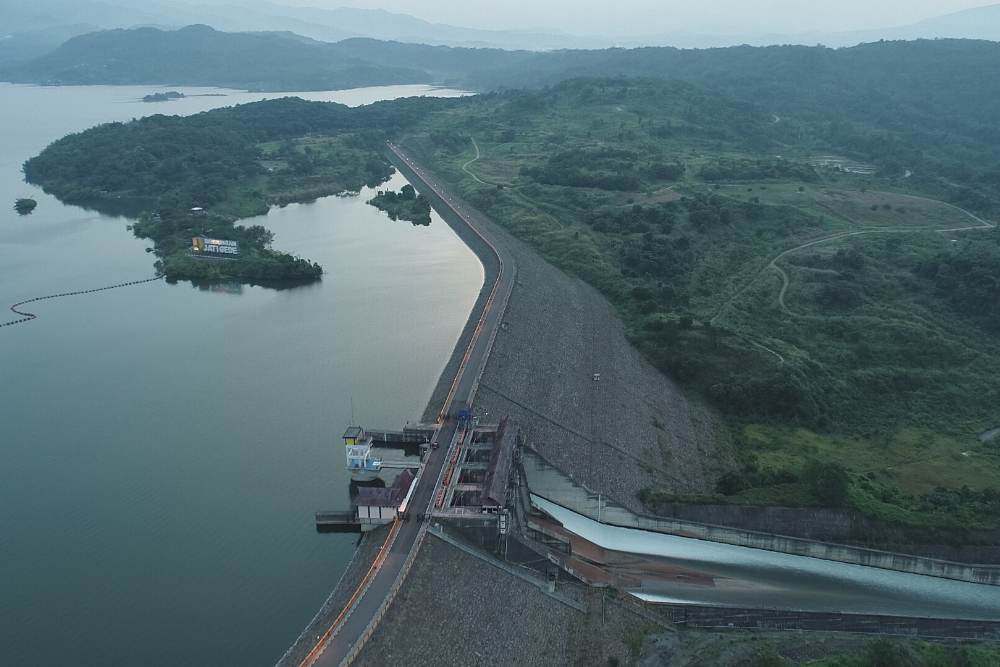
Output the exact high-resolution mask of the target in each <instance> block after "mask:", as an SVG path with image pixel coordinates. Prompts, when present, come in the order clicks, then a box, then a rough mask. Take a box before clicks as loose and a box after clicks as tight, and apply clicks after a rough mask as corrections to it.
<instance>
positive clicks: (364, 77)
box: [0, 25, 1000, 116]
mask: <svg viewBox="0 0 1000 667" xmlns="http://www.w3.org/2000/svg"><path fill="white" fill-rule="evenodd" d="M875 65H879V66H878V67H875ZM872 68H875V69H878V70H879V71H881V72H892V73H894V74H893V76H895V77H896V78H897V79H899V81H896V80H880V81H878V82H871V83H872V85H871V90H872V91H878V90H879V89H880V88H879V86H889V85H890V84H891V86H892V87H893V89H894V90H896V93H895V94H896V95H903V92H904V91H906V90H910V91H913V92H914V94H917V95H918V97H920V96H925V94H926V93H927V92H928V90H929V89H934V88H935V87H939V88H940V87H942V86H952V87H953V86H955V85H958V83H959V82H962V81H968V82H969V85H973V83H972V82H973V81H982V80H990V79H991V77H992V78H996V79H997V81H998V82H1000V78H997V77H995V76H994V75H995V73H996V72H997V71H1000V43H997V42H990V41H976V40H949V39H940V40H918V41H908V42H902V41H900V42H880V43H872V44H866V45H862V46H856V47H851V48H844V49H830V48H826V47H807V46H771V47H750V46H739V47H728V48H718V49H700V50H693V49H677V48H673V47H644V48H636V49H621V48H614V49H601V50H596V49H591V50H559V51H551V52H535V51H505V50H501V49H482V48H476V49H470V48H460V47H446V46H428V45H422V44H406V43H402V42H384V41H378V40H372V39H361V38H355V39H347V40H343V41H340V42H337V43H327V42H320V41H316V40H312V39H308V38H305V37H302V36H299V35H295V34H293V33H286V32H268V33H225V32H219V31H216V30H214V29H212V28H210V27H208V26H203V25H194V26H188V27H186V28H182V29H180V30H166V31H165V30H160V29H157V28H136V29H131V30H121V29H117V30H108V31H102V32H96V33H89V34H86V35H80V36H77V37H74V38H72V39H70V40H69V41H67V42H66V43H64V44H63V45H61V46H60V47H59V48H57V49H56V50H55V51H52V52H51V53H48V54H45V55H43V56H41V57H38V58H35V59H32V60H30V61H28V62H24V63H19V64H12V65H8V66H6V67H2V66H0V80H6V81H15V82H23V83H42V84H61V85H67V84H70V85H72V84H150V85H160V84H163V85H202V86H223V87H232V88H245V89H251V90H271V91H302V90H330V89H337V88H348V87H357V86H369V85H387V84H400V83H436V84H445V85H452V86H456V87H463V88H467V89H472V90H481V91H488V90H501V89H504V88H521V87H537V86H544V85H551V84H555V83H558V82H560V81H563V80H566V79H570V78H577V77H620V76H634V77H656V78H670V79H679V80H684V81H690V82H693V83H697V84H707V85H711V86H717V87H718V88H719V89H720V90H723V91H724V90H726V89H729V90H735V89H737V88H745V87H747V86H751V87H752V88H753V89H754V90H756V91H757V94H758V95H761V96H765V97H766V96H767V94H768V93H767V91H768V90H769V89H770V87H773V85H774V81H777V80H778V79H780V78H782V77H786V78H787V77H791V79H790V80H794V81H795V82H796V85H801V83H802V82H811V83H810V85H814V86H817V87H821V86H835V87H836V86H843V85H847V84H845V82H851V81H857V80H860V79H863V78H866V77H867V78H869V79H870V76H869V75H867V74H866V71H867V70H869V69H872ZM970 77H971V78H970ZM904 79H905V81H906V82H907V86H903V87H900V86H899V85H898V84H899V82H900V81H902V80H904ZM975 85H976V86H979V87H982V85H981V83H977V84H975ZM998 85H1000V83H998ZM782 92H783V94H787V92H788V91H787V90H784V89H783V91H782ZM749 94H750V93H748V95H749ZM873 94H874V93H873ZM997 96H1000V90H998V91H997V93H996V95H994V96H993V97H990V98H989V99H990V100H993V99H996V97H997ZM920 99H922V97H921V98H920ZM913 103H914V104H915V105H918V106H919V104H920V100H919V99H915V100H914V101H913ZM981 110H982V113H984V114H993V113H994V107H993V106H992V105H991V104H988V103H987V102H985V101H984V102H983V103H982V109H981ZM970 113H971V112H968V111H967V112H966V116H968V115H970Z"/></svg>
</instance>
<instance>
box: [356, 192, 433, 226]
mask: <svg viewBox="0 0 1000 667" xmlns="http://www.w3.org/2000/svg"><path fill="white" fill-rule="evenodd" d="M368 203H369V204H371V205H372V206H374V207H375V208H377V209H379V210H382V211H385V212H386V213H388V214H389V217H390V218H392V219H393V220H409V221H410V222H412V223H413V224H414V225H429V224H431V205H430V202H428V201H427V198H426V197H424V196H423V195H418V194H417V191H416V190H415V189H414V188H413V186H412V185H410V184H409V183H407V184H406V185H404V186H403V187H402V189H401V190H400V191H399V192H393V191H392V190H387V191H385V192H383V191H381V190H380V191H379V193H378V194H377V195H375V197H374V199H372V200H371V201H369V202H368Z"/></svg>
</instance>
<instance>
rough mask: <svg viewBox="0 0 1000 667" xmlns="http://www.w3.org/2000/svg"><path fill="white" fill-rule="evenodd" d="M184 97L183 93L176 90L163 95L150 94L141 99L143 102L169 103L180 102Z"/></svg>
mask: <svg viewBox="0 0 1000 667" xmlns="http://www.w3.org/2000/svg"><path fill="white" fill-rule="evenodd" d="M184 97H185V95H184V93H178V92H177V91H176V90H169V91H167V92H165V93H150V94H149V95H145V96H143V98H142V101H143V102H169V101H170V100H180V99H183V98H184Z"/></svg>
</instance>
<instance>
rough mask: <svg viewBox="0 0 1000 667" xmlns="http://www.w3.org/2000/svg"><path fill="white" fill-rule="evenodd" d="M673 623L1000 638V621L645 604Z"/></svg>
mask: <svg viewBox="0 0 1000 667" xmlns="http://www.w3.org/2000/svg"><path fill="white" fill-rule="evenodd" d="M646 608H647V609H649V610H650V611H653V612H654V613H659V614H660V615H662V616H663V617H664V618H665V619H666V620H667V621H669V622H670V623H674V624H676V625H681V626H686V627H689V628H712V629H726V630H745V629H753V630H818V631H824V632H826V631H830V632H857V633H861V634H873V635H895V636H899V637H921V638H924V639H984V640H992V641H997V640H1000V623H997V622H990V621H955V620H935V619H929V618H904V617H899V616H868V615H861V614H817V613H812V612H795V611H768V610H761V609H732V608H720V607H703V606H699V605H646Z"/></svg>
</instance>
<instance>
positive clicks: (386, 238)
mask: <svg viewBox="0 0 1000 667" xmlns="http://www.w3.org/2000/svg"><path fill="white" fill-rule="evenodd" d="M170 89H175V90H179V91H181V92H184V93H185V94H187V95H189V97H186V98H185V99H182V100H177V101H173V102H166V103H156V104H151V103H142V102H139V101H138V100H139V99H140V98H141V97H142V96H143V95H145V94H148V93H151V92H156V91H157V90H159V89H158V88H156V87H150V86H139V87H65V88H64V87H53V88H39V87H33V86H13V85H9V84H0V139H2V142H3V145H4V150H3V151H2V152H0V308H2V309H3V311H4V312H3V315H2V316H0V321H7V320H9V319H15V318H16V317H17V316H16V315H14V314H13V313H9V312H7V311H6V309H7V307H8V306H9V305H10V304H12V303H15V302H17V301H21V300H24V299H27V298H31V297H35V296H42V295H46V294H51V293H58V292H67V291H73V290H80V289H90V288H97V287H102V286H105V285H111V284H115V283H120V282H123V281H131V280H139V279H142V278H147V277H150V276H152V275H153V261H154V258H153V256H152V255H150V254H147V253H146V252H145V249H146V247H147V246H149V245H151V243H150V242H148V241H143V240H139V239H136V238H134V237H133V236H132V235H131V233H130V232H128V231H126V225H127V224H128V223H129V220H127V219H125V218H115V217H109V216H105V215H101V214H98V213H95V212H92V211H87V210H84V209H81V208H77V207H72V206H63V205H62V204H60V203H59V202H58V201H57V200H55V199H54V198H52V197H49V196H47V195H45V194H44V193H42V192H41V191H40V190H39V189H37V188H35V187H33V186H29V185H27V184H25V183H24V182H23V180H22V178H21V174H20V165H21V163H22V162H23V161H24V160H25V159H27V158H28V157H30V156H32V155H34V154H36V153H37V152H39V151H40V150H41V149H42V148H44V146H45V145H46V144H48V143H49V142H51V141H53V140H55V139H57V138H59V137H61V136H63V135H64V134H66V133H68V132H73V131H79V130H82V129H85V128H87V127H90V126H92V125H94V124H97V123H100V122H107V121H113V120H128V119H130V118H133V117H138V116H142V115H148V114H151V113H170V114H189V113H196V112H199V111H204V110H207V109H210V108H214V107H218V106H225V105H230V104H235V103H241V102H248V101H254V100H258V99H262V98H264V97H269V98H270V97H280V96H281V95H274V94H268V95H262V94H259V93H245V92H239V91H224V90H223V91H219V90H214V89H191V88H174V87H171V88H170ZM199 93H212V94H222V95H225V96H223V97H215V96H212V97H192V96H190V95H195V94H199ZM418 94H436V95H457V94H461V93H460V92H458V91H447V90H435V89H430V88H428V87H425V86H395V87H386V88H369V89H359V90H354V91H336V92H324V93H301V94H299V95H300V96H301V97H305V98H308V99H320V100H333V101H339V102H342V103H346V104H352V105H354V104H364V103H369V102H372V101H375V100H379V99H390V98H394V97H400V96H409V95H418ZM403 183H405V181H404V180H403V179H402V177H401V176H398V175H397V176H395V177H394V178H393V181H392V182H391V183H390V185H391V186H392V187H394V188H399V187H400V186H401V185H402V184H403ZM383 187H385V186H383ZM373 195H374V192H373V191H371V190H366V191H363V192H361V193H360V194H356V195H351V196H345V197H327V198H323V199H320V200H318V201H316V202H315V203H311V204H295V205H290V206H287V207H285V208H280V209H273V210H272V211H271V212H270V213H269V214H268V215H266V216H262V217H260V218H256V219H253V220H250V221H247V222H248V224H263V225H265V226H267V227H268V228H270V229H271V230H272V231H274V233H275V242H274V246H275V248H278V249H281V250H286V251H289V252H292V253H294V254H298V255H300V256H302V257H306V258H309V259H312V260H315V261H317V262H319V263H320V264H322V265H323V267H324V269H325V271H326V273H325V275H324V276H323V280H322V282H320V283H317V284H314V285H310V286H307V287H301V288H296V289H288V290H273V289H264V288H259V287H248V286H242V287H240V286H238V285H223V286H217V287H215V288H213V289H206V290H201V289H198V288H195V287H192V286H191V285H190V284H189V283H186V282H181V283H178V284H176V285H169V284H166V283H165V282H163V281H159V282H152V283H147V284H143V285H137V286H134V287H125V288H121V289H115V290H110V291H106V292H99V293H96V294H90V295H83V296H77V297H69V298H65V299H56V300H51V301H45V302H42V303H35V304H31V305H32V307H31V308H30V310H31V311H32V312H34V313H36V314H37V315H38V319H36V320H34V321H31V322H28V323H25V324H20V325H15V326H10V327H3V328H0V378H2V382H0V419H2V427H3V428H2V431H0V573H2V575H0V662H2V663H4V664H33V665H64V664H121V665H126V664H143V665H164V666H166V665H228V664H232V665H270V664H273V662H274V661H275V660H276V659H277V658H278V657H280V655H281V654H282V653H283V652H284V650H285V649H286V648H287V646H288V644H290V643H291V642H292V641H293V640H294V639H295V637H296V636H297V635H298V633H299V632H300V631H301V629H302V628H303V627H304V626H305V624H306V623H307V622H308V620H309V619H310V618H312V615H313V614H314V613H315V611H316V610H317V609H318V607H319V606H320V604H321V603H322V601H323V600H324V599H325V598H326V596H327V595H328V593H329V591H330V589H331V588H332V587H333V586H334V584H335V583H336V581H337V579H338V578H339V576H340V574H341V572H342V571H343V569H344V567H345V566H346V564H347V561H348V559H349V558H350V557H351V555H352V553H353V549H354V542H355V540H356V536H354V535H318V534H317V533H316V531H315V529H314V526H313V513H314V512H315V511H316V510H320V509H329V510H336V509H346V508H347V484H348V476H347V473H346V471H345V470H344V463H345V461H344V453H343V448H342V444H341V440H340V436H341V434H342V432H343V430H344V428H345V426H346V425H347V424H348V422H350V421H351V403H352V401H353V405H354V412H355V414H356V416H357V419H358V421H360V422H362V423H363V424H364V425H369V426H381V427H386V428H398V427H401V426H402V425H403V423H404V422H406V421H407V420H409V421H416V420H418V419H419V418H420V415H421V413H422V411H423V409H424V406H425V404H426V402H427V400H428V398H429V397H430V394H431V391H432V389H433V387H434V385H435V383H436V381H437V379H438V376H439V374H440V373H441V371H442V369H443V367H444V365H445V363H446V361H447V359H448V357H449V355H450V354H451V351H452V348H453V347H454V344H455V342H456V341H457V339H458V336H459V333H460V331H461V328H462V326H463V325H464V323H465V320H466V319H467V317H468V314H469V312H470V310H471V308H472V305H473V303H474V301H475V298H476V296H477V294H478V291H479V289H480V287H481V285H482V281H483V271H482V267H481V265H480V264H479V262H478V260H477V259H476V258H475V256H474V255H473V254H472V253H471V252H470V251H469V250H468V249H467V248H466V247H465V246H464V245H463V244H462V243H461V241H460V240H459V239H458V238H457V237H456V236H455V234H454V233H453V232H452V231H451V229H450V228H449V227H448V226H447V225H446V224H444V223H443V222H442V221H441V220H440V219H439V218H438V217H437V216H436V214H433V215H432V224H431V225H430V226H429V227H415V226H412V225H410V224H409V223H407V222H392V221H390V220H389V218H388V217H387V216H386V215H385V214H384V213H382V212H380V211H378V210H376V209H375V208H373V207H371V206H368V205H367V204H366V203H365V202H366V201H367V200H368V199H370V198H371V197H372V196H373ZM17 197H32V198H34V199H37V200H38V208H37V209H36V210H35V212H34V213H33V214H31V215H29V216H23V217H22V216H19V215H17V213H16V212H15V211H14V210H13V204H14V200H15V198H17Z"/></svg>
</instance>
